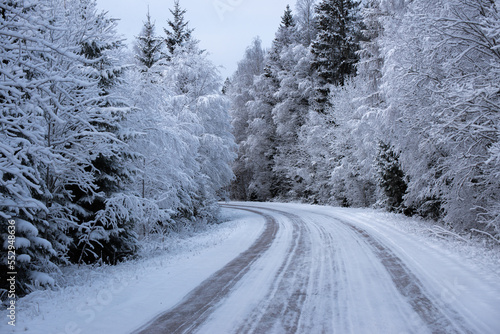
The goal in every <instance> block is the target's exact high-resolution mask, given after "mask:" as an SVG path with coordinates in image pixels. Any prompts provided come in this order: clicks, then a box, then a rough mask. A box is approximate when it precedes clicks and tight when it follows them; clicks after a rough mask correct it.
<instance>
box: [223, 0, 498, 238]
mask: <svg viewBox="0 0 500 334" xmlns="http://www.w3.org/2000/svg"><path fill="white" fill-rule="evenodd" d="M499 10H500V8H498V2H494V1H490V0H438V1H436V0H414V1H400V0H367V1H364V2H362V3H358V2H356V1H352V0H321V1H319V2H318V3H315V1H313V0H299V1H298V2H297V4H296V10H295V13H292V11H291V10H290V8H289V7H288V8H287V9H286V11H285V14H284V15H283V17H282V21H281V24H280V26H279V28H278V31H277V32H276V36H275V39H274V41H273V44H272V46H271V48H270V49H269V50H263V49H262V46H261V42H260V41H259V39H256V40H255V41H254V42H253V44H252V45H251V46H250V47H248V49H247V51H246V53H245V56H244V59H243V60H241V62H240V63H239V65H238V69H237V71H236V73H235V74H234V75H233V76H232V78H231V79H230V80H228V81H227V82H226V86H227V88H226V91H227V94H228V95H229V97H230V98H231V101H232V115H233V119H234V120H233V127H234V134H235V138H236V141H237V143H238V144H239V152H238V153H239V154H238V159H237V161H236V163H235V166H234V171H235V174H236V176H237V179H236V180H235V182H233V184H232V189H231V192H232V196H233V197H234V198H235V199H240V200H276V199H281V200H301V201H306V202H311V203H327V204H333V205H341V206H352V207H383V208H386V209H387V210H390V211H395V212H403V213H405V214H408V215H420V216H423V217H430V218H433V219H436V220H440V221H442V222H443V223H444V224H446V225H448V226H450V227H452V228H453V229H455V230H456V231H459V232H464V231H470V232H474V233H482V234H488V235H489V236H491V237H496V238H498V236H499V234H500V142H499V136H500V14H499V12H498V11H499ZM497 240H498V239H497Z"/></svg>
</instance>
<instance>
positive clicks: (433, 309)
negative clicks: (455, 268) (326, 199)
mask: <svg viewBox="0 0 500 334" xmlns="http://www.w3.org/2000/svg"><path fill="white" fill-rule="evenodd" d="M320 215H322V216H326V217H329V218H331V219H334V220H335V221H337V222H340V223H342V224H343V225H344V226H346V227H348V228H350V229H351V230H352V231H354V232H355V233H356V234H357V235H358V236H360V237H361V239H362V240H363V241H364V242H365V243H367V244H368V245H369V246H370V247H371V249H372V250H373V252H374V254H375V255H376V257H377V258H378V259H379V260H380V262H381V263H382V265H383V266H384V267H385V268H386V270H387V272H388V273H389V275H390V276H391V279H392V281H393V283H394V285H395V286H396V288H397V290H398V291H399V293H400V294H401V295H402V296H404V297H405V298H406V300H407V302H408V303H409V304H410V306H411V307H412V309H413V310H414V311H415V312H416V313H417V314H418V316H419V317H420V318H421V319H422V320H423V321H424V323H426V324H427V326H428V328H429V330H430V331H431V332H432V333H450V334H451V333H472V332H471V331H470V330H469V329H468V328H467V327H466V326H465V325H464V323H463V319H462V318H461V317H460V316H459V315H458V314H457V313H456V312H453V311H452V310H449V312H451V313H452V315H451V316H452V319H449V318H448V317H447V316H446V315H445V314H444V313H443V312H442V310H441V308H440V307H438V306H437V305H436V304H435V303H434V302H433V301H432V300H431V298H432V297H430V296H428V293H426V291H425V289H424V287H423V286H424V285H423V284H422V282H421V281H420V280H419V279H418V277H417V276H416V275H415V274H414V273H413V272H412V271H411V270H410V269H409V268H408V267H407V266H406V265H405V264H404V262H403V260H401V259H400V258H399V257H398V256H397V255H396V254H395V253H394V252H393V251H392V250H390V249H389V248H388V247H386V246H384V245H383V244H382V243H381V242H380V241H378V240H377V239H376V238H374V237H373V236H371V235H370V234H369V233H368V232H367V231H366V230H364V229H362V228H360V227H358V226H356V225H354V224H352V223H350V222H347V221H343V220H340V219H338V218H336V217H333V216H329V215H326V214H320Z"/></svg>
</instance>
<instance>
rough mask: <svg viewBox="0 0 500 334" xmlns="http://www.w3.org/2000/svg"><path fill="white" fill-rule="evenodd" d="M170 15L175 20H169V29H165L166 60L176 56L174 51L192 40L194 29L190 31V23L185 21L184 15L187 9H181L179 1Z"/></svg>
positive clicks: (176, 0)
mask: <svg viewBox="0 0 500 334" xmlns="http://www.w3.org/2000/svg"><path fill="white" fill-rule="evenodd" d="M170 13H171V14H172V16H173V20H168V21H167V23H168V25H169V27H170V28H169V29H170V30H169V29H166V28H164V31H165V34H166V35H167V38H166V39H165V45H166V46H167V51H168V53H167V55H166V58H167V59H170V57H171V56H172V55H173V54H174V50H175V49H176V48H177V47H179V46H182V45H184V43H185V42H187V41H189V40H190V39H191V34H192V32H193V30H194V29H189V27H188V24H189V21H185V19H184V15H185V14H186V10H185V9H181V7H180V5H179V0H175V2H174V9H173V10H172V9H170Z"/></svg>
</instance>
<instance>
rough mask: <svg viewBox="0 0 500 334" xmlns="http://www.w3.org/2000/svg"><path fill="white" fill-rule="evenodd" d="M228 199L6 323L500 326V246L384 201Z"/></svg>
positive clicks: (349, 328) (256, 329)
mask: <svg viewBox="0 0 500 334" xmlns="http://www.w3.org/2000/svg"><path fill="white" fill-rule="evenodd" d="M230 206H232V207H231V208H227V209H224V210H225V214H226V216H227V217H228V220H230V222H228V223H225V224H223V225H221V226H218V227H217V228H214V229H211V230H208V231H205V232H203V233H201V234H199V235H195V236H193V237H190V238H184V239H171V240H169V249H167V250H163V251H157V252H155V253H154V254H153V255H151V256H150V257H149V258H148V259H147V260H144V259H143V260H141V261H131V262H128V263H124V264H121V265H119V266H116V267H101V268H95V269H94V270H89V269H88V268H85V269H80V270H78V269H76V268H72V269H71V270H69V271H68V272H67V273H66V275H67V276H68V275H71V279H67V280H66V283H64V282H62V283H61V284H62V285H63V286H61V288H59V289H58V290H56V291H39V292H36V293H33V294H31V295H30V296H28V297H26V298H24V299H22V300H21V301H20V302H19V303H18V304H19V309H18V314H17V321H18V323H17V326H16V328H15V330H14V331H13V330H12V328H9V327H8V326H7V325H6V321H5V322H3V323H2V324H1V325H0V332H2V333H57V334H58V333H108V334H112V333H130V332H134V331H135V332H143V333H176V332H177V333H195V332H196V333H207V334H208V333H210V334H211V333H266V334H267V333H270V334H272V333H307V334H314V333H341V334H342V333H433V332H440V333H499V332H500V258H499V250H498V248H496V249H495V248H493V247H491V246H489V245H487V244H484V245H483V244H481V243H479V242H477V241H471V240H468V241H467V240H466V241H464V240H460V239H458V238H454V237H450V236H446V235H445V233H443V231H441V230H439V229H438V228H433V226H432V224H430V223H428V222H424V221H420V220H416V219H409V218H406V217H402V216H400V215H393V214H387V213H384V212H380V211H375V210H366V209H339V208H329V207H320V206H310V205H302V204H278V203H231V205H230ZM237 209H247V210H248V209H250V210H252V211H253V212H249V211H241V210H237Z"/></svg>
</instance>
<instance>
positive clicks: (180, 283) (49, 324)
mask: <svg viewBox="0 0 500 334" xmlns="http://www.w3.org/2000/svg"><path fill="white" fill-rule="evenodd" d="M225 214H226V217H225V220H228V222H226V223H224V224H220V225H216V226H210V227H209V228H207V229H206V230H204V231H201V232H199V231H198V232H197V233H191V235H188V236H186V235H184V236H182V235H177V236H171V237H168V238H167V240H166V241H165V243H164V244H163V245H165V247H161V248H159V247H157V246H158V245H156V246H155V247H145V249H148V251H149V254H141V257H140V258H139V259H136V260H132V261H128V262H125V263H121V264H119V265H117V266H101V267H91V266H81V267H78V266H71V267H67V268H63V273H62V275H61V276H60V277H58V278H57V282H56V286H57V288H56V289H55V290H39V291H35V292H33V293H31V294H30V295H28V296H26V297H24V298H21V299H20V300H19V301H18V302H17V304H16V326H15V327H12V326H9V325H8V324H7V321H2V322H1V323H0V332H1V333H30V334H47V333H54V334H62V333H65V334H69V333H71V334H74V333H75V334H76V333H80V334H85V333H89V334H90V333H127V332H131V331H133V330H134V329H136V328H138V327H139V326H140V325H142V324H144V323H146V322H147V321H148V320H150V319H151V318H153V317H154V316H156V315H157V314H159V313H161V312H163V311H165V310H167V309H168V308H170V307H171V306H173V305H175V304H176V303H178V302H179V301H180V300H181V299H182V297H184V296H185V295H186V294H187V293H188V292H189V291H190V290H192V289H193V288H194V287H196V286H197V285H198V284H200V283H201V282H202V281H203V280H205V279H206V278H208V277H209V276H210V275H211V274H213V273H214V272H216V271H217V270H218V269H220V268H222V267H223V266H224V265H225V264H227V263H228V262H229V261H231V260H232V259H233V258H234V257H236V256H237V255H238V254H239V253H241V252H242V251H244V250H246V249H247V248H248V247H249V246H250V245H251V244H252V243H253V241H254V240H255V239H256V238H257V237H258V236H259V235H260V233H261V231H262V229H263V227H264V220H263V219H262V218H260V217H259V216H256V215H254V214H250V213H242V212H239V211H233V210H225ZM250 221H251V223H249V222H250ZM148 246H151V245H148ZM152 248H153V249H152ZM155 249H156V250H155ZM1 317H2V319H7V317H6V311H2V312H1Z"/></svg>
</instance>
